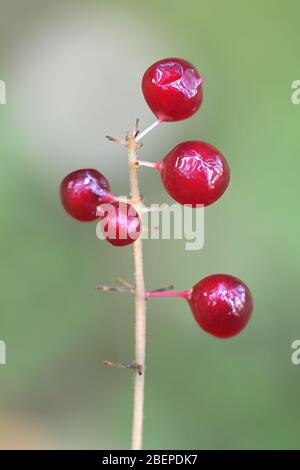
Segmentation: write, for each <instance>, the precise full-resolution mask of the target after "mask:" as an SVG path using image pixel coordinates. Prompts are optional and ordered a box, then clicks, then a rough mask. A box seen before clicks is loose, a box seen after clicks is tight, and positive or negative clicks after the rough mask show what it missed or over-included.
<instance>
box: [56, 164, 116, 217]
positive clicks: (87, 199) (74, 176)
mask: <svg viewBox="0 0 300 470" xmlns="http://www.w3.org/2000/svg"><path fill="white" fill-rule="evenodd" d="M60 196H61V201H62V204H63V206H64V208H65V210H66V211H67V213H68V214H69V215H71V216H72V217H74V219H77V220H80V221H81V222H91V221H93V220H96V219H97V215H96V209H97V206H99V205H100V204H102V203H104V202H110V201H113V200H115V196H113V195H112V194H111V193H110V187H109V183H108V181H107V179H106V178H105V176H103V175H102V174H101V173H100V172H99V171H97V170H93V169H91V168H87V169H82V170H76V171H73V172H72V173H69V174H68V175H67V176H66V177H65V178H64V179H63V181H62V183H61V185H60Z"/></svg>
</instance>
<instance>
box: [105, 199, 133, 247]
mask: <svg viewBox="0 0 300 470" xmlns="http://www.w3.org/2000/svg"><path fill="white" fill-rule="evenodd" d="M100 220H101V231H102V234H103V236H104V237H105V239H106V240H107V241H108V242H109V243H110V244H111V245H114V246H126V245H130V244H131V243H133V242H134V241H135V240H136V239H137V238H138V237H139V235H140V233H141V229H142V223H141V219H140V217H139V215H138V213H137V211H136V210H135V208H134V207H133V206H131V205H130V204H126V203H118V202H113V203H112V204H104V205H103V206H102V215H101V216H100Z"/></svg>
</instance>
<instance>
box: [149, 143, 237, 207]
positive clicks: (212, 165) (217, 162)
mask: <svg viewBox="0 0 300 470" xmlns="http://www.w3.org/2000/svg"><path fill="white" fill-rule="evenodd" d="M156 168H157V169H158V170H159V171H160V173H161V178H162V182H163V184H164V187H165V189H166V191H167V193H168V194H169V195H170V196H171V197H172V198H173V199H175V201H177V202H179V203H180V204H191V205H192V206H196V205H197V204H203V205H204V206H209V205H210V204H212V203H213V202H215V201H216V200H217V199H219V197H220V196H222V194H223V193H224V191H225V190H226V188H227V186H228V184H229V179H230V169H229V166H228V163H227V162H226V160H225V158H224V157H223V155H222V154H221V152H219V150H217V149H216V148H215V147H213V146H212V145H210V144H207V143H205V142H198V141H188V142H182V143H181V144H178V145H176V147H174V148H173V149H172V150H171V151H170V152H169V153H168V154H167V155H166V156H165V158H164V159H163V160H162V161H161V162H160V163H158V164H157V166H156Z"/></svg>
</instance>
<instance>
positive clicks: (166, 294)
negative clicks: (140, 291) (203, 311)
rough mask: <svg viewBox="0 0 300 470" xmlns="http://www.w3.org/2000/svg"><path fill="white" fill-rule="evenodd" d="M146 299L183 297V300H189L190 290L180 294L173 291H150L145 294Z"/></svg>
mask: <svg viewBox="0 0 300 470" xmlns="http://www.w3.org/2000/svg"><path fill="white" fill-rule="evenodd" d="M145 295H146V298H147V299H148V298H150V297H183V298H184V299H189V298H190V295H191V289H189V290H184V291H182V292H176V291H175V292H174V291H150V292H146V293H145Z"/></svg>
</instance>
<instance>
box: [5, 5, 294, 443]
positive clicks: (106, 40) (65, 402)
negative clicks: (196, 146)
mask: <svg viewBox="0 0 300 470" xmlns="http://www.w3.org/2000/svg"><path fill="white" fill-rule="evenodd" d="M0 11H1V14H0V79H1V80H5V82H6V85H7V104H6V105H5V106H4V105H1V106H0V152H1V158H0V165H1V176H0V178H1V199H0V205H1V245H0V246H1V258H0V259H1V264H0V269H1V297H0V306H1V315H0V339H2V340H4V341H5V342H6V346H7V365H6V366H0V383H1V385H0V447H1V448H35V449H38V448H71V449H76V448H89V449H93V448H96V449H108V448H110V449H114V448H128V447H129V446H130V433H131V415H132V391H133V390H132V389H133V385H132V384H133V380H132V374H131V373H130V372H128V371H125V370H115V369H106V368H104V367H103V366H102V363H101V361H102V360H103V359H112V360H117V361H118V360H120V361H122V360H124V361H128V360H131V359H132V358H133V306H132V299H131V298H130V297H127V296H118V295H115V294H109V293H108V294H105V293H99V292H96V291H95V289H94V286H95V285H96V283H99V282H102V283H113V282H114V279H115V278H116V277H117V276H122V277H124V278H126V279H129V280H132V271H133V267H132V249H131V247H127V248H122V249H113V248H112V247H111V246H110V245H108V244H106V243H104V242H101V241H99V240H98V239H97V238H96V235H95V226H94V225H93V224H79V223H77V222H76V221H74V220H72V219H71V218H69V217H67V216H66V215H65V213H64V211H63V209H62V207H61V205H60V203H59V198H58V188H59V183H60V181H61V179H62V178H63V177H64V176H65V174H67V173H68V172H70V171H71V170H74V169H76V168H80V167H96V168H98V169H100V170H101V171H102V172H103V173H104V174H105V175H106V176H107V177H108V178H109V180H110V181H111V185H112V189H113V191H114V192H116V193H118V192H119V193H121V194H126V193H127V192H128V177H127V161H126V155H125V154H124V151H123V149H122V148H119V147H118V146H114V145H113V144H111V143H109V142H106V141H105V139H104V135H105V134H106V133H111V134H115V135H122V133H123V131H125V130H126V129H128V128H129V127H130V126H131V123H132V122H133V120H134V118H135V117H137V116H139V117H140V118H141V126H142V128H144V127H146V126H147V125H148V124H150V123H151V122H152V120H153V116H152V114H151V112H150V110H149V109H148V108H147V106H146V104H145V102H144V100H143V97H142V93H141V90H140V81H141V77H142V74H143V72H144V70H145V69H146V68H147V67H148V66H149V65H150V64H151V63H153V62H154V61H156V60H158V59H160V58H164V57H168V56H175V57H176V56H178V57H182V58H185V59H187V60H190V61H191V62H192V63H194V64H195V65H196V66H197V68H198V69H199V71H200V72H201V73H202V74H203V75H204V77H205V85H204V103H203V106H202V108H201V110H200V112H199V113H197V114H196V115H195V116H194V117H193V118H191V119H189V120H186V121H183V122H179V123H174V124H165V125H162V126H160V128H158V129H157V130H155V131H154V132H153V133H152V134H151V135H149V136H147V138H146V139H145V142H144V143H145V146H144V149H143V150H142V153H141V155H142V158H143V159H144V160H147V159H148V160H152V161H157V160H158V159H160V158H162V156H163V155H164V154H165V153H167V151H168V150H170V148H172V147H173V146H174V145H175V144H177V143H178V142H180V141H182V140H187V139H200V140H205V141H208V142H210V143H212V144H213V145H215V146H216V147H218V148H220V150H221V151H222V152H223V153H224V155H225V156H226V158H227V159H228V161H229V163H230V166H231V171H232V179H231V184H230V187H229V189H228V190H227V192H226V193H225V195H224V196H223V197H222V199H221V200H220V201H219V202H218V203H216V204H215V205H213V206H211V207H209V208H207V209H206V212H205V246H204V248H203V250H201V251H198V252H192V251H185V241H184V240H176V241H146V242H145V243H144V253H145V255H144V256H145V268H146V283H147V287H149V288H150V289H151V288H156V287H158V286H160V285H167V284H169V283H174V284H175V286H176V288H178V289H184V288H188V287H190V286H191V285H193V284H194V283H195V282H196V281H198V280H199V279H201V278H202V277H204V276H206V275H208V274H212V273H216V272H226V273H230V274H234V275H236V276H237V277H240V278H241V279H243V280H244V281H245V282H246V283H247V284H248V285H249V287H250V288H251V290H252V292H253V296H254V302H255V310H254V314H253V317H252V320H251V322H250V324H249V326H248V328H247V329H246V330H245V331H244V332H243V333H242V334H241V335H240V336H238V337H236V338H233V339H231V340H227V341H220V340H217V339H214V338H213V337H210V336H209V335H207V334H205V333H204V332H202V330H200V329H199V328H198V326H197V325H196V323H195V322H194V320H193V318H192V315H191V313H190V311H189V309H188V306H187V305H185V304H184V303H183V302H181V301H179V300H176V299H170V300H168V299H162V300H155V299H154V300H153V301H151V303H150V302H149V305H148V332H147V338H148V345H147V374H146V409H145V436H144V446H145V448H148V449H153V448H156V449H157V448H161V449H172V448H173V449H192V448H196V449H254V448H256V449H263V448H268V449H279V448H283V449H290V448H299V447H300V437H299V432H298V431H299V420H300V407H299V392H300V366H299V367H298V368H297V367H296V366H293V365H292V363H291V359H290V357H291V352H292V350H291V342H292V341H293V340H295V339H299V338H300V302H299V271H300V269H299V240H298V238H299V207H298V203H299V171H300V160H299V150H300V140H299V138H298V136H299V122H300V105H299V106H296V105H293V104H292V102H291V94H292V90H291V83H292V81H293V80H296V79H300V71H299V57H298V56H299V54H298V43H299V14H300V4H299V2H298V1H296V0H295V1H294V0H288V1H283V0H252V1H248V0H226V1H223V0H210V1H209V2H204V1H196V0H185V1H184V2H182V1H178V0H172V1H171V0H164V1H156V0H152V1H151V2H146V1H142V2H141V1H137V0H134V1H130V0H128V1H127V2H124V1H111V2H106V1H92V0H87V1H85V2H79V1H70V0H69V1H66V0H65V1H58V0H55V1H52V2H46V1H38V0H25V1H21V0H18V1H17V0H10V1H8V0H6V1H5V0H1V4H0ZM141 184H142V191H143V193H144V194H145V195H146V200H147V202H149V203H155V202H170V201H171V200H170V199H169V198H168V197H167V196H166V194H165V193H164V191H163V188H162V186H161V183H160V179H159V177H158V175H157V174H156V173H155V172H153V171H151V170H146V169H145V170H143V171H141Z"/></svg>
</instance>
